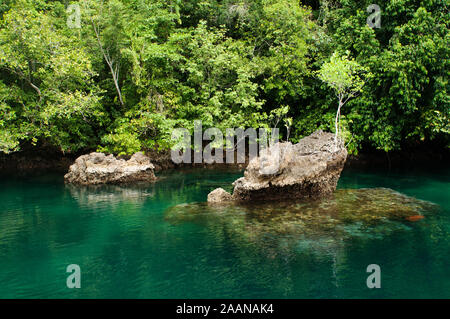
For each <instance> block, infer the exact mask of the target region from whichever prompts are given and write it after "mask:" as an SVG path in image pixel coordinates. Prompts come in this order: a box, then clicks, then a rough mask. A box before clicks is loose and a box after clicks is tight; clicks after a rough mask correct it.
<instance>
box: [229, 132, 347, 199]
mask: <svg viewBox="0 0 450 319" xmlns="http://www.w3.org/2000/svg"><path fill="white" fill-rule="evenodd" d="M346 159H347V150H346V148H345V146H344V145H343V143H342V142H340V141H337V142H336V141H335V139H334V134H332V133H326V132H323V131H316V132H315V133H313V134H311V135H310V136H307V137H305V138H303V139H301V140H300V141H299V142H298V143H297V144H291V143H290V142H285V143H277V144H275V145H272V146H271V147H269V148H266V149H264V150H262V151H261V152H260V156H259V157H256V158H254V159H252V160H251V161H250V163H249V165H248V166H247V169H246V170H245V173H244V177H241V178H239V179H238V180H236V181H235V182H234V183H233V185H234V191H233V198H234V199H235V200H240V201H249V200H285V199H299V198H300V199H303V198H320V197H323V196H327V195H330V194H332V193H333V191H334V190H335V189H336V185H337V182H338V180H339V176H340V174H341V171H342V169H343V168H344V164H345V161H346Z"/></svg>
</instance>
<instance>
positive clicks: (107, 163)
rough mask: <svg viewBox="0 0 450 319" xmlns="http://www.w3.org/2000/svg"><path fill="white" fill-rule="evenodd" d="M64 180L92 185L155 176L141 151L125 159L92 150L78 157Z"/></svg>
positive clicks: (139, 179)
mask: <svg viewBox="0 0 450 319" xmlns="http://www.w3.org/2000/svg"><path fill="white" fill-rule="evenodd" d="M64 180H65V181H66V182H67V183H74V184H83V185H94V184H108V183H109V184H118V183H128V182H137V181H154V180H156V177H155V173H154V166H153V164H152V163H150V159H149V158H148V157H147V156H145V155H144V154H142V153H136V154H134V155H133V156H132V157H131V158H130V159H129V160H128V161H125V160H123V159H116V158H115V157H114V156H113V155H108V156H106V155H105V154H103V153H95V152H94V153H91V154H88V155H82V156H80V157H78V158H77V159H76V161H75V163H74V164H73V165H72V166H70V168H69V172H68V173H67V174H66V175H65V176H64Z"/></svg>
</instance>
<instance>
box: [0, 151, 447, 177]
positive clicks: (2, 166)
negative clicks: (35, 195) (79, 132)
mask: <svg viewBox="0 0 450 319" xmlns="http://www.w3.org/2000/svg"><path fill="white" fill-rule="evenodd" d="M87 153H89V152H85V153H77V154H63V153H61V152H56V151H54V150H46V149H33V150H26V151H20V152H16V153H12V154H0V173H11V174H14V173H18V174H27V173H32V172H61V173H66V172H67V171H68V169H69V167H70V165H72V164H73V163H74V162H75V159H76V158H77V157H78V156H80V155H83V154H87ZM146 155H147V156H149V157H150V161H151V162H152V164H154V165H155V172H161V171H166V170H172V169H174V170H179V169H187V168H188V169H189V168H205V169H226V168H232V169H242V170H244V169H245V168H246V167H247V165H248V160H247V161H246V163H243V164H237V163H235V164H227V163H213V164H207V163H199V164H194V163H192V164H175V163H173V162H172V160H171V158H170V154H169V153H167V152H166V153H158V152H156V151H150V152H146ZM128 157H129V156H119V157H118V158H124V159H127V158H128ZM448 163H450V151H447V150H442V151H441V152H435V151H432V152H430V151H429V150H427V151H423V150H416V151H410V152H408V151H395V152H391V153H385V152H380V151H376V152H366V153H361V154H359V155H356V156H355V155H349V156H348V158H347V161H346V163H345V166H344V169H346V168H347V169H348V168H350V169H353V168H358V169H364V168H367V169H370V168H374V169H375V168H376V169H386V170H391V169H397V168H414V167H426V166H431V167H443V166H448Z"/></svg>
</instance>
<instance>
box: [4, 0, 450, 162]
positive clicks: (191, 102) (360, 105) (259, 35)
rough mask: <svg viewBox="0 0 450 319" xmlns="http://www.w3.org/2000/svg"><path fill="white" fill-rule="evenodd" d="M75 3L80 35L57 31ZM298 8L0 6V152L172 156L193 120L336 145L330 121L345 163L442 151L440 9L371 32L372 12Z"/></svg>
mask: <svg viewBox="0 0 450 319" xmlns="http://www.w3.org/2000/svg"><path fill="white" fill-rule="evenodd" d="M71 3H73V4H77V3H78V4H79V5H80V7H81V29H70V28H69V27H68V26H67V23H66V21H67V13H66V6H67V5H68V4H71ZM303 3H306V2H303ZM307 3H311V4H313V8H315V9H317V10H313V9H311V8H309V7H306V6H303V5H301V4H299V1H297V0H252V1H250V0H239V1H237V0H224V1H219V0H190V1H179V0H173V1H163V0H103V1H98V0H80V1H78V2H77V1H50V0H7V1H3V2H2V3H1V4H0V151H1V152H4V153H8V152H14V151H18V150H20V148H21V146H22V144H23V143H31V144H36V143H37V142H38V141H46V142H47V143H51V144H53V145H54V146H56V147H58V148H60V149H61V150H63V151H68V152H73V151H78V150H92V149H99V150H102V151H105V152H111V153H117V154H130V153H133V152H136V151H139V150H145V149H151V148H169V147H170V146H171V144H172V143H173V142H172V141H171V132H172V130H173V129H174V128H177V127H185V128H188V129H189V130H191V131H192V130H193V122H194V120H201V121H202V123H203V127H204V128H205V129H206V128H209V127H218V128H219V129H221V130H225V128H228V127H230V128H232V127H242V128H247V127H255V128H257V127H266V128H268V127H273V126H278V127H280V128H282V130H281V133H282V137H283V138H284V139H290V140H292V141H294V142H295V141H298V139H300V138H301V137H303V136H305V135H308V134H310V133H312V132H313V131H315V130H316V129H324V130H328V131H333V130H335V131H336V132H337V131H338V129H336V127H335V125H334V124H335V123H334V122H335V121H336V116H337V120H338V121H339V122H340V125H339V128H340V131H341V136H342V137H343V138H344V139H345V140H346V141H347V143H348V148H349V150H350V151H351V152H352V153H357V152H358V151H359V150H361V149H364V148H378V149H382V150H385V151H391V150H395V149H400V148H402V147H410V146H416V145H418V144H419V143H422V142H424V143H427V142H430V141H433V140H436V141H440V142H441V144H442V143H444V144H445V143H447V146H450V143H449V136H450V127H449V125H450V124H449V122H450V121H449V115H450V114H449V113H450V103H449V102H450V101H449V99H450V98H449V94H448V93H449V83H448V69H449V59H448V57H449V48H450V46H449V45H448V41H449V32H448V29H449V28H448V21H449V19H448V18H449V15H448V9H447V7H446V6H445V3H444V1H440V0H429V1H419V0H385V1H381V2H380V3H378V4H379V5H380V7H381V10H382V14H381V28H379V29H371V28H370V27H368V26H367V22H366V19H367V16H368V13H367V12H366V8H367V6H368V5H369V4H371V3H372V2H371V1H369V0H365V1H356V0H333V1H308V2H307ZM351 57H353V58H351ZM324 83H326V85H324ZM363 83H365V84H364V85H363ZM356 96H357V98H354V97H356ZM336 97H337V101H338V103H336ZM344 104H345V107H342V106H343V105H344ZM336 108H338V112H337V113H336ZM341 108H342V113H341Z"/></svg>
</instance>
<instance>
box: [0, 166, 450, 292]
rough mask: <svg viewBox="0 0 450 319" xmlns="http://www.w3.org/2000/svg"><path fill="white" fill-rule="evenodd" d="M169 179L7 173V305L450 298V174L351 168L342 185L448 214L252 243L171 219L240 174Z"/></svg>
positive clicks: (2, 240)
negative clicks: (70, 280)
mask: <svg viewBox="0 0 450 319" xmlns="http://www.w3.org/2000/svg"><path fill="white" fill-rule="evenodd" d="M160 176H161V179H160V181H159V182H157V183H156V184H154V185H150V186H149V185H136V186H132V187H118V186H101V187H75V186H66V185H64V183H63V181H62V175H53V174H46V175H40V176H34V177H7V176H2V177H1V180H0V298H450V267H449V266H450V254H449V252H450V241H449V234H450V204H449V201H448V198H449V194H450V170H449V169H448V168H446V169H435V170H434V171H433V172H431V171H421V170H415V171H407V170H404V171H403V172H394V171H391V172H388V171H367V170H366V171H357V170H349V169H346V170H344V172H343V174H342V177H341V179H340V181H339V186H338V187H339V188H367V187H369V188H371V187H388V188H392V189H394V190H396V191H398V192H401V193H403V194H406V195H408V196H413V197H415V198H418V199H421V200H427V201H431V202H433V203H436V204H438V205H439V207H440V208H439V209H438V210H437V211H436V212H434V213H433V214H429V215H426V217H425V218H424V219H422V220H419V221H417V222H409V221H396V222H395V223H398V225H397V226H400V227H396V228H395V229H394V231H391V232H390V233H387V234H386V233H384V234H382V235H379V236H376V235H374V234H373V233H368V234H363V235H361V233H359V234H356V233H355V235H354V236H350V237H347V238H345V239H342V240H340V241H339V242H338V243H336V241H334V242H332V243H331V242H329V241H327V240H323V241H321V240H320V238H316V239H314V240H311V239H304V240H301V239H298V238H291V237H289V236H286V237H283V236H281V235H280V236H270V234H267V236H265V237H264V236H263V237H260V238H259V239H258V241H255V240H253V241H247V240H244V239H243V237H242V236H236V234H235V233H233V232H230V231H229V229H228V228H224V227H222V225H221V224H220V223H218V224H217V225H215V224H214V223H209V224H201V223H189V222H184V223H171V222H170V221H169V220H168V219H167V218H166V217H167V216H166V211H167V210H168V209H170V207H173V206H174V205H178V204H182V203H192V202H203V201H205V200H206V196H207V194H208V192H209V191H211V190H213V189H215V188H217V187H223V188H225V189H227V190H231V183H232V182H233V181H234V180H235V179H236V178H238V177H240V176H242V172H239V171H221V170H208V169H206V170H201V169H196V170H187V171H172V172H166V173H163V174H162V175H160ZM348 227H352V225H349V226H348ZM314 242H315V243H316V244H317V243H320V245H313V244H312V243H314ZM69 264H78V265H79V266H80V268H81V288H80V289H69V288H67V286H66V278H67V276H68V275H69V274H68V273H66V267H67V265H69ZM369 264H378V265H380V267H381V285H382V287H381V289H368V288H367V286H366V278H367V276H368V275H369V274H368V273H366V267H367V266H368V265H369Z"/></svg>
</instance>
